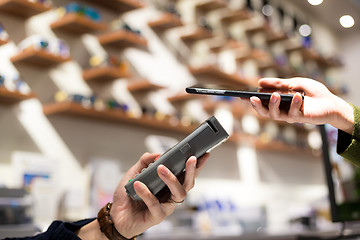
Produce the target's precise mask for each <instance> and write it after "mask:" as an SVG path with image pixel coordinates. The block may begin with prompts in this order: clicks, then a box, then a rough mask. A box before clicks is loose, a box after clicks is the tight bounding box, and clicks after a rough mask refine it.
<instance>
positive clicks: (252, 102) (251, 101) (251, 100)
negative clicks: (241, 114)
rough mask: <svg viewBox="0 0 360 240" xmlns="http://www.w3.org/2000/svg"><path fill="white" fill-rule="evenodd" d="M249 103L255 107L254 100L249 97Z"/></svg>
mask: <svg viewBox="0 0 360 240" xmlns="http://www.w3.org/2000/svg"><path fill="white" fill-rule="evenodd" d="M250 103H251V105H252V106H253V107H255V101H254V99H252V98H250Z"/></svg>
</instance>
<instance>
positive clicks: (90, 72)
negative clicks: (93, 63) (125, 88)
mask: <svg viewBox="0 0 360 240" xmlns="http://www.w3.org/2000/svg"><path fill="white" fill-rule="evenodd" d="M130 76H131V74H130V73H129V72H128V71H123V70H121V69H120V68H119V67H113V66H104V67H95V68H89V69H86V70H84V71H83V79H84V80H85V81H87V82H106V81H112V80H115V79H118V78H127V77H130Z"/></svg>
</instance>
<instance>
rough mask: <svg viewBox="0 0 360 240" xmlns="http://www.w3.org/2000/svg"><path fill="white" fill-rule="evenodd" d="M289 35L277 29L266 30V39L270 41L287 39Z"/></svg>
mask: <svg viewBox="0 0 360 240" xmlns="http://www.w3.org/2000/svg"><path fill="white" fill-rule="evenodd" d="M287 39H288V36H287V35H286V34H285V33H284V32H282V31H281V32H276V31H271V30H269V31H267V32H266V41H267V42H268V43H270V44H271V43H276V42H279V41H284V40H287Z"/></svg>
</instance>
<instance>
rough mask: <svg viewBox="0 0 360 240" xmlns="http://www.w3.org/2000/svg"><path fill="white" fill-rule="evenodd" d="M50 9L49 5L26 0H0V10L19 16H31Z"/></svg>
mask: <svg viewBox="0 0 360 240" xmlns="http://www.w3.org/2000/svg"><path fill="white" fill-rule="evenodd" d="M49 10H51V7H50V6H47V5H44V4H42V3H39V2H30V1H28V0H0V12H5V13H10V14H13V15H16V16H19V17H25V18H28V17H31V16H34V15H36V14H39V13H43V12H46V11H49Z"/></svg>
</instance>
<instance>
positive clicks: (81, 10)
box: [56, 2, 101, 22]
mask: <svg viewBox="0 0 360 240" xmlns="http://www.w3.org/2000/svg"><path fill="white" fill-rule="evenodd" d="M56 12H57V13H58V15H59V17H64V16H65V15H66V14H70V13H73V14H76V15H79V16H84V17H87V18H89V19H91V20H93V21H95V22H100V21H101V14H100V12H99V11H98V10H97V9H95V8H92V7H89V6H86V5H83V4H79V3H75V2H72V3H69V4H67V5H65V6H64V7H60V8H58V9H57V10H56Z"/></svg>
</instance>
